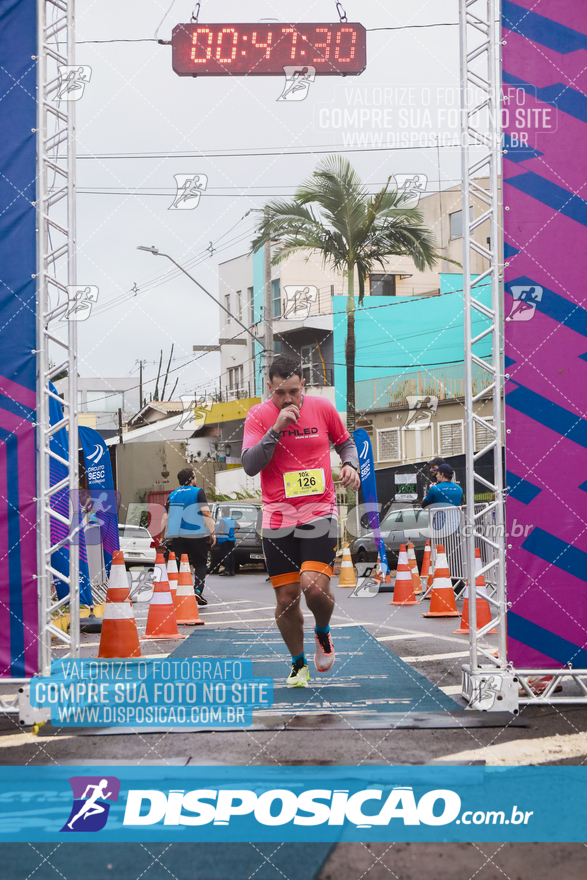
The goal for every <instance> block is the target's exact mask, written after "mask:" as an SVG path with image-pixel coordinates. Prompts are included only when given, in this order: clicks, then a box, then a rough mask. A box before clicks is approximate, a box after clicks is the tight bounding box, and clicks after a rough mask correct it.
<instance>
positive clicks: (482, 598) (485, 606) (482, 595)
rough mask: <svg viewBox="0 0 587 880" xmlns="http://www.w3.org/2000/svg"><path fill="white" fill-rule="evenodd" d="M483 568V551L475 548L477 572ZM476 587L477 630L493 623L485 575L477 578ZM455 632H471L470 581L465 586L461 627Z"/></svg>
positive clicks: (493, 631)
mask: <svg viewBox="0 0 587 880" xmlns="http://www.w3.org/2000/svg"><path fill="white" fill-rule="evenodd" d="M482 567H483V566H482V563H481V550H480V549H479V547H475V571H476V572H477V571H479V569H480V568H482ZM475 586H476V588H477V603H476V605H477V629H481V627H483V626H486V625H487V624H488V623H491V607H490V605H489V600H488V598H487V586H486V584H485V577H484V575H482V574H480V575H477V576H476V578H475ZM453 632H455V633H468V632H469V581H467V583H466V585H465V601H464V603H463V612H462V614H461V625H460V627H459V628H458V629H455V630H454V631H453ZM488 632H489V633H496V632H497V630H496V629H490V630H488Z"/></svg>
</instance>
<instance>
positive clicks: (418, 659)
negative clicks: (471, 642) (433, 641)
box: [399, 651, 469, 663]
mask: <svg viewBox="0 0 587 880" xmlns="http://www.w3.org/2000/svg"><path fill="white" fill-rule="evenodd" d="M468 656H469V652H468V651H450V652H449V653H448V654H421V655H419V656H417V657H400V658H399V659H400V660H403V661H404V663H428V661H429V660H452V658H453V657H455V658H457V657H468Z"/></svg>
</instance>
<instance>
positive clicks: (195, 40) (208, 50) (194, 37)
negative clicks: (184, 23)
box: [192, 27, 214, 64]
mask: <svg viewBox="0 0 587 880" xmlns="http://www.w3.org/2000/svg"><path fill="white" fill-rule="evenodd" d="M199 34H208V45H207V47H206V55H205V56H204V58H196V50H197V47H198V35H199ZM213 39H214V34H213V33H212V31H211V30H210V28H207V27H199V28H198V29H197V30H196V31H194V33H193V34H192V43H193V46H194V48H193V49H192V61H193V62H194V63H195V64H205V63H206V61H207V60H208V58H210V57H211V56H212V40H213Z"/></svg>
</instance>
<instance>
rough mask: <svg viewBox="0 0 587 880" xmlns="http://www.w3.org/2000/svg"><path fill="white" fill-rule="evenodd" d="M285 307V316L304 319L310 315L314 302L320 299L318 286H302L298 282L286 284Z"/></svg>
mask: <svg viewBox="0 0 587 880" xmlns="http://www.w3.org/2000/svg"><path fill="white" fill-rule="evenodd" d="M283 292H284V293H285V308H284V311H283V317H284V319H285V318H289V319H290V320H292V321H293V320H304V319H305V318H307V317H309V315H310V309H311V308H312V303H315V302H317V301H318V288H317V287H315V286H314V285H312V284H308V285H306V286H305V287H300V285H298V284H286V285H285V287H284V288H283Z"/></svg>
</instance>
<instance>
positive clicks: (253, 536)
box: [208, 501, 265, 572]
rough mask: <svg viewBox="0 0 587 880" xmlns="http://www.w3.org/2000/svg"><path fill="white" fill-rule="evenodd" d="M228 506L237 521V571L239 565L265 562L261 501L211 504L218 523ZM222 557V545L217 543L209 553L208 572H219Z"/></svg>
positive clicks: (235, 552) (211, 509) (235, 556)
mask: <svg viewBox="0 0 587 880" xmlns="http://www.w3.org/2000/svg"><path fill="white" fill-rule="evenodd" d="M225 507H228V509H229V510H230V516H231V517H232V519H233V520H234V521H235V525H236V529H235V541H236V547H235V549H234V560H235V571H238V569H239V566H241V565H248V564H249V563H252V562H262V563H264V562H265V559H264V557H263V550H262V548H261V513H262V506H261V502H260V501H215V502H213V503H212V504H210V511H211V513H212V516H213V518H214V522H215V523H216V524H217V523H218V521H219V520H220V519H221V517H222V512H221V511H222V510H223V508H225ZM221 559H222V545H221V544H216V545H215V546H214V547H212V548H211V549H210V551H209V553H208V572H217V571H218V567H219V565H221V562H220V560H221Z"/></svg>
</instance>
